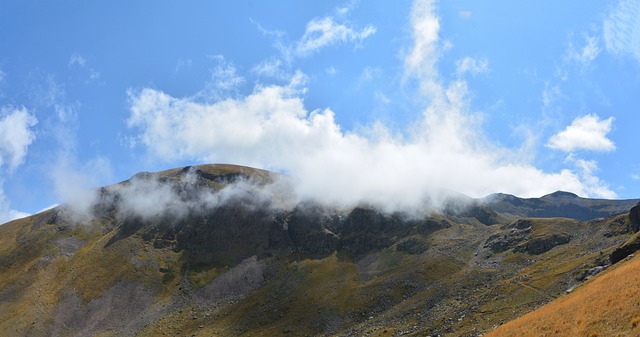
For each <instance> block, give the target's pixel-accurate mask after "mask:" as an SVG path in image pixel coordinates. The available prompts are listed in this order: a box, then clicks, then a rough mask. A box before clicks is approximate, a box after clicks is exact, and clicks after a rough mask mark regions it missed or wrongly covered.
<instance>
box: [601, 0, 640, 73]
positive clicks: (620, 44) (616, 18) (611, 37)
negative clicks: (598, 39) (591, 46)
mask: <svg viewBox="0 0 640 337" xmlns="http://www.w3.org/2000/svg"><path fill="white" fill-rule="evenodd" d="M639 17H640V1H638V0H620V1H618V3H617V5H616V6H615V8H614V9H613V10H612V11H611V12H610V13H609V15H608V16H607V18H606V19H605V20H604V23H603V35H604V41H605V46H606V48H607V51H608V52H610V53H612V54H617V55H626V56H631V57H632V58H634V59H635V60H636V61H638V62H640V20H638V18H639Z"/></svg>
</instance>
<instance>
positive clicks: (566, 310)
mask: <svg viewBox="0 0 640 337" xmlns="http://www.w3.org/2000/svg"><path fill="white" fill-rule="evenodd" d="M638 335H640V257H638V256H637V257H634V258H633V259H631V260H629V261H626V262H624V263H621V264H620V265H616V266H615V267H613V268H611V269H610V270H608V271H607V272H606V273H604V274H602V275H601V276H599V277H596V278H594V279H592V280H590V281H588V282H587V283H585V284H584V285H582V286H580V287H578V288H576V289H575V290H574V291H572V292H571V293H569V294H567V295H565V296H562V297H560V298H558V299H557V300H555V301H553V302H551V303H549V304H547V305H545V306H543V307H542V308H540V309H538V310H536V311H533V312H531V313H529V314H526V315H524V316H522V317H520V318H518V319H516V320H514V321H511V322H509V323H507V324H505V325H502V326H501V327H499V328H498V329H496V330H495V331H493V332H490V333H488V334H486V335H485V336H487V337H489V336H638Z"/></svg>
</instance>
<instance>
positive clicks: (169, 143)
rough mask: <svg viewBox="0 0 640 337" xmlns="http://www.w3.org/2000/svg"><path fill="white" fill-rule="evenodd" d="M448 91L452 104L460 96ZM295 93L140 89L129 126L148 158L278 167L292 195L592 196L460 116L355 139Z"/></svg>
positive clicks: (344, 198) (416, 198) (372, 198)
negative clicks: (202, 99) (228, 94)
mask: <svg viewBox="0 0 640 337" xmlns="http://www.w3.org/2000/svg"><path fill="white" fill-rule="evenodd" d="M451 91H452V92H450V93H449V94H450V95H451V97H452V98H451V100H452V101H454V100H455V99H457V98H460V97H459V96H458V97H457V98H455V97H454V96H455V94H456V93H457V92H459V91H456V90H451ZM298 94H299V92H298V91H297V90H296V88H294V87H292V86H268V87H259V88H258V89H257V90H256V91H255V92H254V93H253V94H251V95H249V96H247V97H243V98H242V99H226V100H222V101H219V102H216V103H213V104H205V103H198V102H195V101H193V100H190V99H185V98H174V97H171V96H169V95H167V94H165V93H163V92H159V91H156V90H153V89H144V90H142V91H140V92H138V93H130V99H131V117H130V119H129V121H128V124H129V126H130V127H132V128H135V129H136V130H138V131H139V132H140V134H139V136H140V143H141V144H143V145H144V146H145V147H146V148H147V149H148V150H149V151H150V154H151V155H153V156H154V158H157V159H164V160H179V159H191V160H201V161H207V162H231V163H238V164H244V165H250V166H257V167H266V168H271V169H277V170H282V171H285V172H288V173H289V174H290V175H291V176H292V177H293V178H294V179H295V180H296V188H297V193H298V195H300V196H301V197H314V198H316V199H319V200H320V201H324V202H327V203H342V204H354V203H357V202H360V201H366V202H371V203H375V204H380V205H386V206H387V207H392V208H393V207H411V206H416V203H419V202H421V201H423V200H424V198H430V199H437V198H438V195H439V193H440V192H441V191H442V190H443V189H447V190H454V191H460V192H463V193H467V194H469V195H472V196H484V195H486V194H489V193H493V192H496V191H502V192H506V193H513V194H516V195H521V196H540V195H542V194H545V193H549V192H552V191H555V190H558V189H563V190H569V191H573V192H576V193H578V194H582V195H586V194H587V193H588V192H589V191H590V190H589V189H588V186H585V185H584V183H583V182H582V181H581V180H580V176H578V175H577V174H575V173H573V172H571V171H569V170H562V171H560V172H557V173H545V172H543V171H541V170H539V169H537V168H535V167H533V166H532V165H530V164H528V163H526V162H518V160H513V159H512V158H513V154H511V153H508V151H507V150H505V149H500V148H495V147H491V146H490V145H488V144H487V142H486V141H483V139H482V137H480V136H479V135H478V134H477V132H476V131H475V130H476V129H477V128H476V125H474V121H473V119H471V118H467V117H466V116H464V115H463V114H461V113H459V112H454V111H452V110H450V111H449V112H450V114H449V115H450V116H451V117H450V118H444V117H443V115H438V116H440V117H441V118H431V119H429V118H425V120H424V121H423V122H422V123H420V125H418V126H416V127H415V128H414V130H413V132H411V136H409V137H403V136H396V135H394V133H393V132H391V131H390V130H389V129H387V128H385V127H384V126H383V125H380V124H377V125H375V126H374V127H372V128H371V129H369V130H367V132H363V133H362V134H358V133H353V132H345V131H342V130H341V127H340V126H339V125H338V124H336V122H335V120H334V113H333V112H332V111H331V110H329V109H326V110H316V111H312V112H308V111H306V110H305V109H304V104H303V101H302V99H301V98H300V97H299V96H298ZM462 106H463V104H462V103H460V104H459V105H457V106H456V107H458V108H459V107H462ZM428 116H435V114H431V115H428ZM522 177H527V179H523V178H522Z"/></svg>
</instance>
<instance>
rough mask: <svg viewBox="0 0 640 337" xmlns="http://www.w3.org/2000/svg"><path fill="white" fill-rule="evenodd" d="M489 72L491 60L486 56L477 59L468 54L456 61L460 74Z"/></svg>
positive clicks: (457, 72) (457, 71)
mask: <svg viewBox="0 0 640 337" xmlns="http://www.w3.org/2000/svg"><path fill="white" fill-rule="evenodd" d="M488 72H489V61H488V60H487V59H485V58H481V59H477V58H473V57H470V56H466V57H464V58H462V59H460V60H457V61H456V74H457V75H458V76H462V75H464V74H467V73H468V74H471V75H473V76H475V75H479V74H486V73H488Z"/></svg>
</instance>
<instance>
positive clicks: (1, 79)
mask: <svg viewBox="0 0 640 337" xmlns="http://www.w3.org/2000/svg"><path fill="white" fill-rule="evenodd" d="M5 78H7V73H5V72H4V71H2V69H0V83H2V82H4V80H5Z"/></svg>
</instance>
